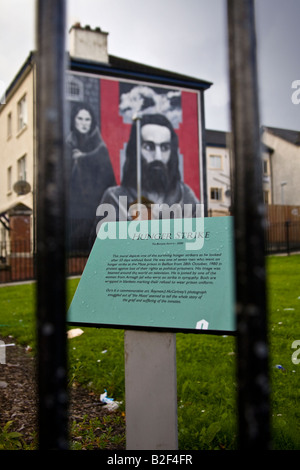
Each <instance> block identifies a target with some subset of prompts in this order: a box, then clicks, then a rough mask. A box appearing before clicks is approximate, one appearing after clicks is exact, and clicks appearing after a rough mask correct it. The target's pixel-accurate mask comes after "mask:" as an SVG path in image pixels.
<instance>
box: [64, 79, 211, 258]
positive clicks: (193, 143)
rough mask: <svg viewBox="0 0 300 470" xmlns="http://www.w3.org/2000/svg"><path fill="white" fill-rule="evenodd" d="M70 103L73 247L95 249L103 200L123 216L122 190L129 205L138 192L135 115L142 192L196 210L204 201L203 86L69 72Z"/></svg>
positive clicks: (68, 137)
mask: <svg viewBox="0 0 300 470" xmlns="http://www.w3.org/2000/svg"><path fill="white" fill-rule="evenodd" d="M67 101H68V106H69V111H70V112H69V115H70V120H69V129H68V130H69V132H68V135H67V142H66V144H67V151H68V164H69V171H68V174H69V184H68V186H69V198H68V214H69V226H68V227H69V232H70V248H71V250H73V249H80V250H83V251H87V252H88V251H89V250H90V249H91V247H92V244H93V242H94V240H95V237H96V231H95V227H96V221H97V217H96V210H97V207H98V206H99V204H104V203H110V204H113V205H114V206H115V208H116V211H117V217H118V216H119V215H120V214H119V212H118V202H119V196H127V203H128V207H129V206H130V204H131V203H133V202H134V201H135V200H136V198H137V190H136V181H137V180H136V121H135V120H134V116H136V115H137V113H138V115H139V116H140V126H141V127H140V129H141V157H142V158H141V162H142V196H143V197H145V198H146V199H148V200H150V201H152V202H153V203H167V204H169V205H172V204H174V203H177V204H180V205H181V206H183V205H184V204H192V205H193V208H194V207H195V205H196V204H197V203H198V202H202V201H203V195H202V192H203V181H202V178H203V174H202V173H203V172H202V171H201V165H202V163H201V162H202V155H201V135H200V129H201V123H200V121H199V119H200V118H199V116H200V96H199V92H198V91H194V90H183V89H178V88H171V87H166V86H162V85H153V84H149V83H144V82H143V83H142V82H134V81H132V80H131V81H126V80H120V79H115V78H107V77H99V76H95V75H88V74H83V73H75V72H72V73H71V72H70V73H68V77H67ZM128 207H127V208H126V211H128ZM123 220H124V219H123Z"/></svg>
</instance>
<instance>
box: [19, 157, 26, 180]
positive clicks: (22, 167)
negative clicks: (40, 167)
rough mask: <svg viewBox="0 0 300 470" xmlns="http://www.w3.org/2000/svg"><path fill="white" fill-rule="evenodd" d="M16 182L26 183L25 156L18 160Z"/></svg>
mask: <svg viewBox="0 0 300 470" xmlns="http://www.w3.org/2000/svg"><path fill="white" fill-rule="evenodd" d="M18 180H21V181H26V155H24V156H23V157H21V158H19V160H18Z"/></svg>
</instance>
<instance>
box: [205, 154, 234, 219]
mask: <svg viewBox="0 0 300 470" xmlns="http://www.w3.org/2000/svg"><path fill="white" fill-rule="evenodd" d="M229 160H230V158H229V150H228V149H227V148H222V147H209V146H208V147H207V148H206V165H207V200H208V210H209V213H210V214H211V215H225V214H226V215H227V213H228V211H229V208H230V203H231V198H230V193H229V191H230V161H229ZM218 161H219V163H220V165H218V163H217V162H218ZM223 213H224V214H223Z"/></svg>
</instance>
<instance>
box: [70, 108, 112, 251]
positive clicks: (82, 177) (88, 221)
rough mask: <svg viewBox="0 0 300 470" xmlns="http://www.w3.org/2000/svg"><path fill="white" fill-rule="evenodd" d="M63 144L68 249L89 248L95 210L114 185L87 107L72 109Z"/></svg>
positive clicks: (106, 157)
mask: <svg viewBox="0 0 300 470" xmlns="http://www.w3.org/2000/svg"><path fill="white" fill-rule="evenodd" d="M66 143H67V148H68V154H69V165H70V166H69V168H70V179H69V187H70V197H69V208H68V210H69V218H70V219H71V220H70V222H71V227H70V232H71V238H72V244H71V246H73V247H76V246H77V247H79V248H82V247H86V246H89V244H88V242H89V238H90V236H91V231H92V227H93V224H94V221H95V217H96V209H97V206H98V204H99V201H100V200H101V198H102V195H103V193H104V191H105V190H106V189H107V188H109V187H110V186H114V185H115V184H116V180H115V176H114V172H113V168H112V165H111V161H110V158H109V154H108V150H107V147H106V145H105V143H104V141H103V139H102V137H101V134H100V130H99V127H98V125H97V122H96V119H95V115H94V112H93V110H92V108H91V107H90V106H89V105H88V104H87V103H77V104H76V105H75V106H74V107H73V109H72V114H71V132H70V134H69V135H68V137H67V142H66Z"/></svg>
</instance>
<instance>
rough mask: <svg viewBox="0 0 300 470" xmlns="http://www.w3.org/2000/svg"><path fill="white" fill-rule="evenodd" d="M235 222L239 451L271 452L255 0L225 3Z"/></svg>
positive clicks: (234, 0)
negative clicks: (268, 450) (267, 450)
mask: <svg viewBox="0 0 300 470" xmlns="http://www.w3.org/2000/svg"><path fill="white" fill-rule="evenodd" d="M227 13H228V35H229V37H228V40H229V68H230V89H231V124H232V132H233V150H234V201H233V202H234V205H233V207H234V219H235V247H236V253H235V256H236V296H237V304H236V313H237V347H238V360H237V374H238V413H239V447H240V448H241V449H242V450H250V449H255V450H259V449H261V450H266V449H268V448H269V445H270V443H269V440H270V436H269V434H270V433H269V377H268V343H267V325H266V280H265V252H264V205H263V195H262V162H261V153H260V132H259V111H258V85H257V68H256V38H255V21H254V1H253V0H227Z"/></svg>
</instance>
